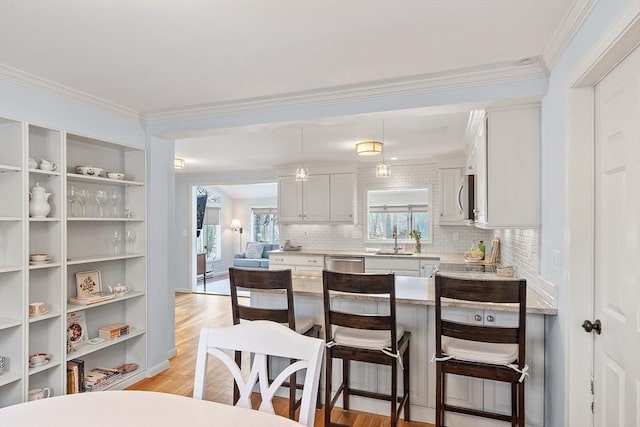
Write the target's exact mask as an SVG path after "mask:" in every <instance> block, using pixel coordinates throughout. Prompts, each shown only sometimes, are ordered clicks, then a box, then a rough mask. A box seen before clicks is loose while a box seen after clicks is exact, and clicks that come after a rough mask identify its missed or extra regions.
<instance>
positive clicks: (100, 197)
mask: <svg viewBox="0 0 640 427" xmlns="http://www.w3.org/2000/svg"><path fill="white" fill-rule="evenodd" d="M108 201H109V194H107V192H106V191H105V190H98V191H96V203H97V204H98V209H99V212H100V218H102V217H104V206H105V205H106V204H107V202H108Z"/></svg>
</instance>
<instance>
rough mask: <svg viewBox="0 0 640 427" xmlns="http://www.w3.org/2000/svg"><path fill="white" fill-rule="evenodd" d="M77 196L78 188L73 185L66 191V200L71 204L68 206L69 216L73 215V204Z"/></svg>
mask: <svg viewBox="0 0 640 427" xmlns="http://www.w3.org/2000/svg"><path fill="white" fill-rule="evenodd" d="M77 198H78V190H76V187H74V186H73V185H72V186H71V187H70V188H69V192H68V193H67V202H69V204H70V205H71V206H70V207H69V216H75V214H74V212H73V204H74V203H75V201H76V200H77Z"/></svg>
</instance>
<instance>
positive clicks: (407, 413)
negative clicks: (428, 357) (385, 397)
mask: <svg viewBox="0 0 640 427" xmlns="http://www.w3.org/2000/svg"><path fill="white" fill-rule="evenodd" d="M409 348H410V347H409V345H407V350H406V351H405V352H404V354H403V359H404V360H403V361H402V363H403V366H404V370H403V372H402V375H403V376H402V385H403V394H402V396H407V400H406V402H405V403H404V420H405V421H406V422H410V421H411V405H410V400H411V397H410V393H409V383H410V382H411V375H410V367H411V365H410V362H411V359H410V352H409Z"/></svg>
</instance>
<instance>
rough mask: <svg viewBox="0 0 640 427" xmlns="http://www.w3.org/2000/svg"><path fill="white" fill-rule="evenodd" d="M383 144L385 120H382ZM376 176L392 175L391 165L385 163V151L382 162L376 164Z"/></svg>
mask: <svg viewBox="0 0 640 427" xmlns="http://www.w3.org/2000/svg"><path fill="white" fill-rule="evenodd" d="M382 144H383V145H384V120H383V121H382ZM376 176H377V177H378V178H386V177H388V176H391V166H390V165H387V164H385V163H384V151H383V152H382V164H380V165H377V166H376Z"/></svg>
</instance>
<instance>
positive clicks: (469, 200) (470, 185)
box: [458, 175, 476, 224]
mask: <svg viewBox="0 0 640 427" xmlns="http://www.w3.org/2000/svg"><path fill="white" fill-rule="evenodd" d="M475 207H476V176H475V175H463V176H462V179H461V180H460V185H459V186H458V209H459V210H460V213H461V214H462V220H463V221H464V222H466V223H468V224H472V223H474V222H475V220H476V210H475Z"/></svg>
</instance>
